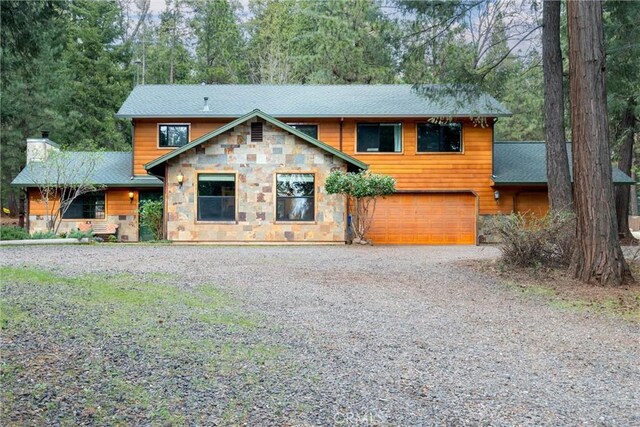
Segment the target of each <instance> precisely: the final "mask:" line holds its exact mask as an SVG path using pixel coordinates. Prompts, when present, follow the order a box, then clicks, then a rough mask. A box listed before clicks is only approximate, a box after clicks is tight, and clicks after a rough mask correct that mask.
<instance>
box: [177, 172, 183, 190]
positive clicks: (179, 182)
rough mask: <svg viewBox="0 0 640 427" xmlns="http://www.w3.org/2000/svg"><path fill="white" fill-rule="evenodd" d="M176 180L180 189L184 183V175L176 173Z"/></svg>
mask: <svg viewBox="0 0 640 427" xmlns="http://www.w3.org/2000/svg"><path fill="white" fill-rule="evenodd" d="M176 180H177V181H178V185H179V186H180V187H182V183H183V182H184V175H182V172H178V176H176Z"/></svg>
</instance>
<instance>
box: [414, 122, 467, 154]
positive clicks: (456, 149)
mask: <svg viewBox="0 0 640 427" xmlns="http://www.w3.org/2000/svg"><path fill="white" fill-rule="evenodd" d="M418 152H419V153H461V152H462V124H461V123H443V124H437V123H419V124H418Z"/></svg>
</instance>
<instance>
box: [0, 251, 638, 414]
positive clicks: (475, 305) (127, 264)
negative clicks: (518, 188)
mask: <svg viewBox="0 0 640 427" xmlns="http://www.w3.org/2000/svg"><path fill="white" fill-rule="evenodd" d="M497 255H498V252H497V249H495V248H493V247H419V246H416V247H411V246H399V247H382V246H379V247H355V246H353V247H352V246H348V247H344V246H343V247H337V246H316V247H278V246H275V247H210V246H170V245H167V246H151V245H140V246H136V245H106V244H105V245H92V246H73V247H64V248H62V247H44V246H38V247H19V248H2V249H0V265H5V266H6V265H29V266H43V267H44V268H47V269H54V270H56V271H58V272H60V273H63V274H78V273H79V272H98V273H104V272H110V273H115V272H128V273H132V274H135V275H140V276H144V275H146V274H149V273H171V274H175V275H176V277H178V278H179V279H178V281H179V282H180V283H177V285H179V286H187V287H188V286H194V285H195V284H198V283H210V284H213V285H215V286H218V287H220V288H222V289H224V290H226V291H228V292H230V293H231V294H232V295H233V296H234V297H235V298H237V299H238V300H239V301H240V304H241V305H242V307H243V308H244V309H245V310H247V311H248V312H250V313H252V314H255V315H256V316H259V317H260V318H261V319H263V320H264V322H265V323H267V324H269V325H271V326H270V328H269V329H267V330H264V329H258V330H256V332H255V333H256V334H261V333H265V334H266V333H268V334H269V337H264V339H265V341H269V342H273V341H274V340H275V341H277V342H279V343H281V344H282V345H283V346H284V347H285V348H287V353H286V355H285V356H284V357H285V358H286V359H287V361H288V362H292V363H295V364H297V366H301V367H303V369H302V370H300V371H299V372H297V373H296V374H295V375H292V376H291V377H290V378H288V379H287V380H286V381H285V382H284V383H282V384H281V387H283V388H284V389H285V395H286V396H288V399H290V401H291V402H297V403H299V404H300V405H301V406H300V407H301V408H305V409H304V410H302V411H301V412H299V413H298V414H297V415H295V416H294V415H286V414H284V415H283V414H275V413H274V414H270V415H260V416H265V417H266V419H255V418H252V416H251V414H250V415H249V420H250V423H251V424H253V425H255V424H263V423H264V424H274V425H283V424H285V425H286V424H289V425H328V424H336V425H478V424H482V425H621V426H622V425H624V426H630V425H640V403H639V402H640V363H639V361H640V326H639V325H638V324H637V323H631V322H625V321H622V320H619V319H613V318H608V317H605V316H601V315H596V314H593V313H588V312H578V311H575V312H574V311H569V310H562V309H557V308H553V307H551V306H549V305H548V304H545V302H544V301H543V300H542V299H537V298H535V297H523V296H522V295H521V294H518V293H515V292H513V291H512V290H510V289H508V288H507V287H505V286H502V285H500V284H497V283H495V282H493V281H492V280H491V279H489V278H486V277H483V276H481V275H479V274H478V273H477V272H476V271H475V270H472V269H471V268H467V267H465V266H464V262H460V261H461V260H466V259H479V258H495V257H496V256H497ZM258 338H259V339H260V338H261V337H258ZM267 338H268V339H267ZM302 377H304V378H302ZM309 378H312V379H313V381H309ZM259 383H260V382H258V384H257V385H256V386H255V388H256V390H257V391H255V390H254V391H255V392H256V393H258V394H257V395H258V396H261V394H260V393H263V394H264V396H267V395H269V394H270V393H274V392H275V391H274V390H269V389H264V390H261V389H260V385H259ZM263 409H264V408H263ZM249 412H251V410H249ZM261 414H268V412H261Z"/></svg>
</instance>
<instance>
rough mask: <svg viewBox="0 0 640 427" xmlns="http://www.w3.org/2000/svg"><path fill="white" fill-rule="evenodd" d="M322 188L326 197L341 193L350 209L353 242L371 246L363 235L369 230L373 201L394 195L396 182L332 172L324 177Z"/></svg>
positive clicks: (384, 177) (363, 174)
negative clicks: (325, 178) (325, 192)
mask: <svg viewBox="0 0 640 427" xmlns="http://www.w3.org/2000/svg"><path fill="white" fill-rule="evenodd" d="M325 189H326V190H327V193H329V194H342V195H345V196H346V197H347V201H348V203H349V206H350V207H351V211H350V212H351V230H352V231H353V234H354V239H353V242H354V243H371V242H370V241H369V240H367V238H366V237H367V232H368V231H369V228H371V222H372V219H373V214H374V212H375V210H376V200H377V199H378V198H379V197H384V196H388V195H390V194H393V193H395V191H396V181H395V179H393V178H392V177H390V176H387V175H380V174H376V173H371V172H369V171H360V172H358V173H354V172H343V171H340V170H337V171H333V172H331V174H330V175H329V176H328V177H327V180H326V182H325Z"/></svg>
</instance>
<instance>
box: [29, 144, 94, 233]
mask: <svg viewBox="0 0 640 427" xmlns="http://www.w3.org/2000/svg"><path fill="white" fill-rule="evenodd" d="M101 156H102V153H100V152H87V153H82V155H78V153H72V152H64V151H55V152H51V153H50V154H49V155H48V156H47V158H46V159H45V160H43V161H32V162H29V163H28V164H27V169H28V171H29V175H30V177H31V180H32V182H33V186H34V187H36V188H37V189H38V191H39V193H40V199H41V201H42V203H43V205H44V208H45V221H46V224H47V231H53V232H54V233H57V232H58V229H59V228H60V224H61V222H62V218H63V217H64V214H65V213H66V212H67V210H68V209H69V206H71V203H73V201H74V200H76V199H77V198H78V197H80V196H82V195H83V194H87V193H91V192H93V191H97V190H99V189H101V188H102V186H100V185H97V184H95V181H94V175H95V172H96V168H97V166H98V164H99V162H100V158H101Z"/></svg>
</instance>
